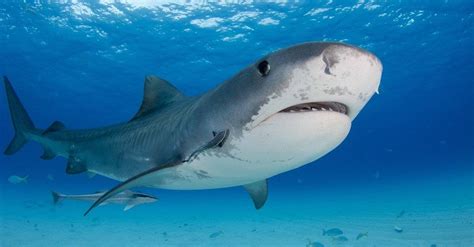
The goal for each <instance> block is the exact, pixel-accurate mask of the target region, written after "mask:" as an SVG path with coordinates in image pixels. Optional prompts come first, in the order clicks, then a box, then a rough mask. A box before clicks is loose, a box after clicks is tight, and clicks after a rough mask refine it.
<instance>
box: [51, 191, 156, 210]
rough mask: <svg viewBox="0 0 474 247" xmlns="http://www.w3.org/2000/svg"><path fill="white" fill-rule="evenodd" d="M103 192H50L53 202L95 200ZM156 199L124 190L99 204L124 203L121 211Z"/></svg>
mask: <svg viewBox="0 0 474 247" xmlns="http://www.w3.org/2000/svg"><path fill="white" fill-rule="evenodd" d="M104 193H105V192H97V193H94V194H84V195H64V194H60V193H58V192H54V191H52V192H51V194H52V195H53V202H54V204H56V203H58V202H59V201H62V200H64V199H68V200H80V201H93V202H95V201H97V199H99V198H100V197H101V196H103V195H104ZM157 200H158V199H157V198H156V197H154V196H151V195H147V194H144V193H138V192H134V191H130V190H125V191H122V192H120V193H118V194H116V195H114V196H112V197H110V198H109V199H107V200H106V201H105V202H103V203H102V204H101V205H104V204H107V203H115V204H123V205H125V208H123V211H127V210H129V209H131V208H133V207H135V206H137V205H140V204H144V203H152V202H156V201H157Z"/></svg>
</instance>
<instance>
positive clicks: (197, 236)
mask: <svg viewBox="0 0 474 247" xmlns="http://www.w3.org/2000/svg"><path fill="white" fill-rule="evenodd" d="M271 185H272V183H270V196H269V199H268V201H267V204H266V205H265V207H264V208H263V209H262V210H259V211H256V210H254V209H253V206H252V203H251V202H250V199H249V198H247V195H245V192H244V191H243V190H242V189H240V188H235V189H225V190H207V191H164V190H151V191H152V192H153V193H154V194H156V195H158V196H159V197H160V201H158V202H156V203H154V204H148V205H140V206H137V207H136V208H134V209H131V210H130V211H127V212H123V211H122V210H121V207H120V206H119V205H106V206H102V207H100V208H99V209H97V210H95V211H93V212H92V213H91V214H90V215H89V216H87V217H84V216H82V214H83V213H84V211H85V210H86V209H87V207H88V206H89V205H90V204H88V203H85V202H73V201H65V202H63V203H61V204H60V205H58V206H54V205H53V204H52V200H51V197H50V193H49V191H48V189H46V188H41V187H40V188H33V187H34V186H30V185H28V184H26V185H25V184H20V185H6V188H2V190H0V191H2V195H1V197H2V198H1V204H0V206H1V208H0V212H2V214H1V216H0V217H1V218H0V222H1V224H0V227H1V228H0V245H1V246H2V247H3V246H306V244H307V243H308V239H311V240H312V241H318V242H320V243H322V244H324V246H371V247H372V246H420V247H421V246H427V247H431V246H434V245H435V246H436V247H443V246H459V247H468V246H474V225H473V222H474V194H473V180H472V174H465V175H443V174H440V175H439V177H438V178H433V179H432V180H420V181H412V182H410V183H404V184H400V183H397V182H396V181H392V182H391V183H385V184H372V185H370V186H365V187H360V186H354V187H351V186H347V187H344V186H342V187H337V188H334V189H327V187H326V188H323V189H318V188H311V186H308V187H305V186H302V187H301V188H300V189H298V187H295V188H294V190H292V191H289V190H288V191H287V190H285V188H283V187H279V188H276V189H274V190H272V189H271ZM328 187H330V186H328ZM209 198H213V200H209ZM402 211H405V214H404V215H402V216H401V217H398V216H400V215H399V214H400V212H402ZM394 226H399V227H401V228H402V229H403V232H402V233H397V232H395V231H394ZM332 227H337V228H340V229H341V230H343V231H344V235H345V236H346V237H347V238H348V239H349V241H347V242H342V243H341V242H336V241H333V240H332V239H331V238H329V237H327V236H322V229H327V228H332ZM216 232H221V233H220V234H217V235H218V236H216V237H210V235H211V234H213V233H216ZM361 232H368V237H367V238H363V239H360V240H355V238H356V236H357V235H358V234H359V233H361Z"/></svg>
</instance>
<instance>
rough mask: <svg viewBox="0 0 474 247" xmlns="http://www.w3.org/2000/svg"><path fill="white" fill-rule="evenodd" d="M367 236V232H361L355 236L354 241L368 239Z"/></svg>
mask: <svg viewBox="0 0 474 247" xmlns="http://www.w3.org/2000/svg"><path fill="white" fill-rule="evenodd" d="M368 236H369V233H368V232H361V233H359V235H357V237H356V240H359V239H361V238H363V237H368Z"/></svg>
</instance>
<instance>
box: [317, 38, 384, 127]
mask: <svg viewBox="0 0 474 247" xmlns="http://www.w3.org/2000/svg"><path fill="white" fill-rule="evenodd" d="M319 59H320V61H321V62H322V63H321V62H320V64H322V68H321V67H320V69H321V70H322V71H323V78H324V82H323V83H321V84H320V86H321V87H320V88H321V90H322V94H323V95H325V96H326V97H324V96H323V97H324V98H328V100H330V101H334V102H339V103H342V104H344V105H346V106H347V108H348V116H349V117H350V118H351V119H354V118H355V117H356V116H357V114H358V113H359V112H360V111H361V110H362V108H363V107H364V106H365V104H366V103H367V102H368V101H369V99H370V98H371V97H372V95H373V94H374V93H378V88H379V85H380V80H381V75H382V63H381V62H380V60H379V59H378V58H377V57H376V56H375V55H374V54H373V53H371V52H369V51H366V50H364V49H361V48H358V47H355V46H351V45H346V44H331V45H329V46H327V47H326V48H325V49H324V51H323V52H322V53H321V56H320V57H319Z"/></svg>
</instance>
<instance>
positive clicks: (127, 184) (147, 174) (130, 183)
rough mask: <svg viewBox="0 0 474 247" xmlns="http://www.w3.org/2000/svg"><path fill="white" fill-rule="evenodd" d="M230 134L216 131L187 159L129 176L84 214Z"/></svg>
mask: <svg viewBox="0 0 474 247" xmlns="http://www.w3.org/2000/svg"><path fill="white" fill-rule="evenodd" d="M228 136H229V130H228V129H227V130H224V131H221V132H219V133H214V138H213V139H212V140H211V141H209V142H208V143H206V144H205V145H203V146H201V147H199V148H198V149H196V151H194V152H192V153H191V155H189V157H188V158H187V159H184V160H182V159H173V160H172V161H170V162H167V163H165V164H162V165H159V166H157V167H154V168H151V169H149V170H147V171H144V172H142V173H140V174H137V175H135V176H133V177H131V178H129V179H128V180H126V181H124V182H122V183H120V184H118V185H117V186H115V187H114V188H112V189H111V190H109V191H107V192H106V193H105V194H103V195H102V196H101V197H100V198H99V199H97V201H95V202H94V204H92V206H91V207H90V208H89V209H88V210H87V211H86V212H85V213H84V216H86V215H87V214H88V213H89V212H90V211H91V210H92V209H94V208H95V207H97V206H99V205H100V204H101V203H103V202H104V201H106V200H107V199H109V198H110V197H112V196H114V195H116V194H118V193H120V192H122V191H124V190H128V189H131V188H134V187H137V186H143V185H147V184H153V183H154V182H156V181H153V178H156V175H157V174H158V173H159V172H160V173H161V172H163V171H164V170H165V169H167V168H170V167H174V166H177V165H181V164H183V163H185V162H189V161H190V160H192V159H193V158H194V157H195V156H197V155H198V154H199V153H201V152H203V151H204V150H207V149H210V148H214V147H218V146H221V145H222V144H223V143H224V141H225V140H226V138H227V137H228ZM262 205H263V204H262Z"/></svg>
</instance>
